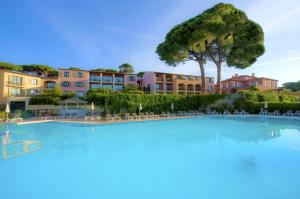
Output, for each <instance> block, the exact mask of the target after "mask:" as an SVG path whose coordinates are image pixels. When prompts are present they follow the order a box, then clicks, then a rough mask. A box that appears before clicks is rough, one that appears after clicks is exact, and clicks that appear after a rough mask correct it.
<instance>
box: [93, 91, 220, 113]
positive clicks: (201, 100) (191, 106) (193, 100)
mask: <svg viewBox="0 0 300 199" xmlns="http://www.w3.org/2000/svg"><path fill="white" fill-rule="evenodd" d="M225 96H226V95H189V96H183V95H160V94H157V95H151V94H128V93H113V94H101V93H93V94H90V95H88V96H87V99H88V101H89V102H94V104H95V105H98V106H102V107H104V108H105V110H106V111H107V110H110V112H112V113H119V112H120V111H121V110H122V109H126V110H127V111H128V112H130V113H134V112H138V111H139V104H140V103H141V104H142V107H143V111H145V112H155V113H160V112H166V111H171V104H172V103H173V104H174V112H177V111H186V110H197V109H199V108H203V109H204V108H205V107H207V106H208V105H210V104H213V103H214V102H215V101H217V100H219V99H223V98H224V97H225Z"/></svg>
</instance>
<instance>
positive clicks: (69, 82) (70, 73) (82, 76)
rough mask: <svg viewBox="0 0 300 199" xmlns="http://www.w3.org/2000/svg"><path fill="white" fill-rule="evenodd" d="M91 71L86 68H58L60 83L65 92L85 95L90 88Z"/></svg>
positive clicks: (79, 95) (80, 95)
mask: <svg viewBox="0 0 300 199" xmlns="http://www.w3.org/2000/svg"><path fill="white" fill-rule="evenodd" d="M89 79H90V73H89V71H85V70H75V69H72V70H71V69H58V83H59V84H60V87H61V90H62V91H63V92H64V93H71V92H72V93H75V94H76V96H77V97H84V96H85V95H86V92H87V91H88V90H89Z"/></svg>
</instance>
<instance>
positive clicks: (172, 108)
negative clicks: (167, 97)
mask: <svg viewBox="0 0 300 199" xmlns="http://www.w3.org/2000/svg"><path fill="white" fill-rule="evenodd" d="M171 110H172V115H173V110H174V103H173V102H172V104H171Z"/></svg>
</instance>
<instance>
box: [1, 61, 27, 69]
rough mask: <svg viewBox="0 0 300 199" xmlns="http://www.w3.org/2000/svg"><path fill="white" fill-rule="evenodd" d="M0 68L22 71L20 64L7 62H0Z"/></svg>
mask: <svg viewBox="0 0 300 199" xmlns="http://www.w3.org/2000/svg"><path fill="white" fill-rule="evenodd" d="M0 69H3V70H14V71H22V70H23V68H22V66H19V65H15V64H11V63H7V62H0Z"/></svg>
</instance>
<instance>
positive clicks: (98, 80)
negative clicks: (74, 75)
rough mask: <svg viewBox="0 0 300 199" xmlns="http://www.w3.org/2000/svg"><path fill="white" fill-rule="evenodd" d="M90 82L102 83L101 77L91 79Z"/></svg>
mask: <svg viewBox="0 0 300 199" xmlns="http://www.w3.org/2000/svg"><path fill="white" fill-rule="evenodd" d="M90 81H91V82H101V77H100V76H99V77H95V76H94V77H90Z"/></svg>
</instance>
